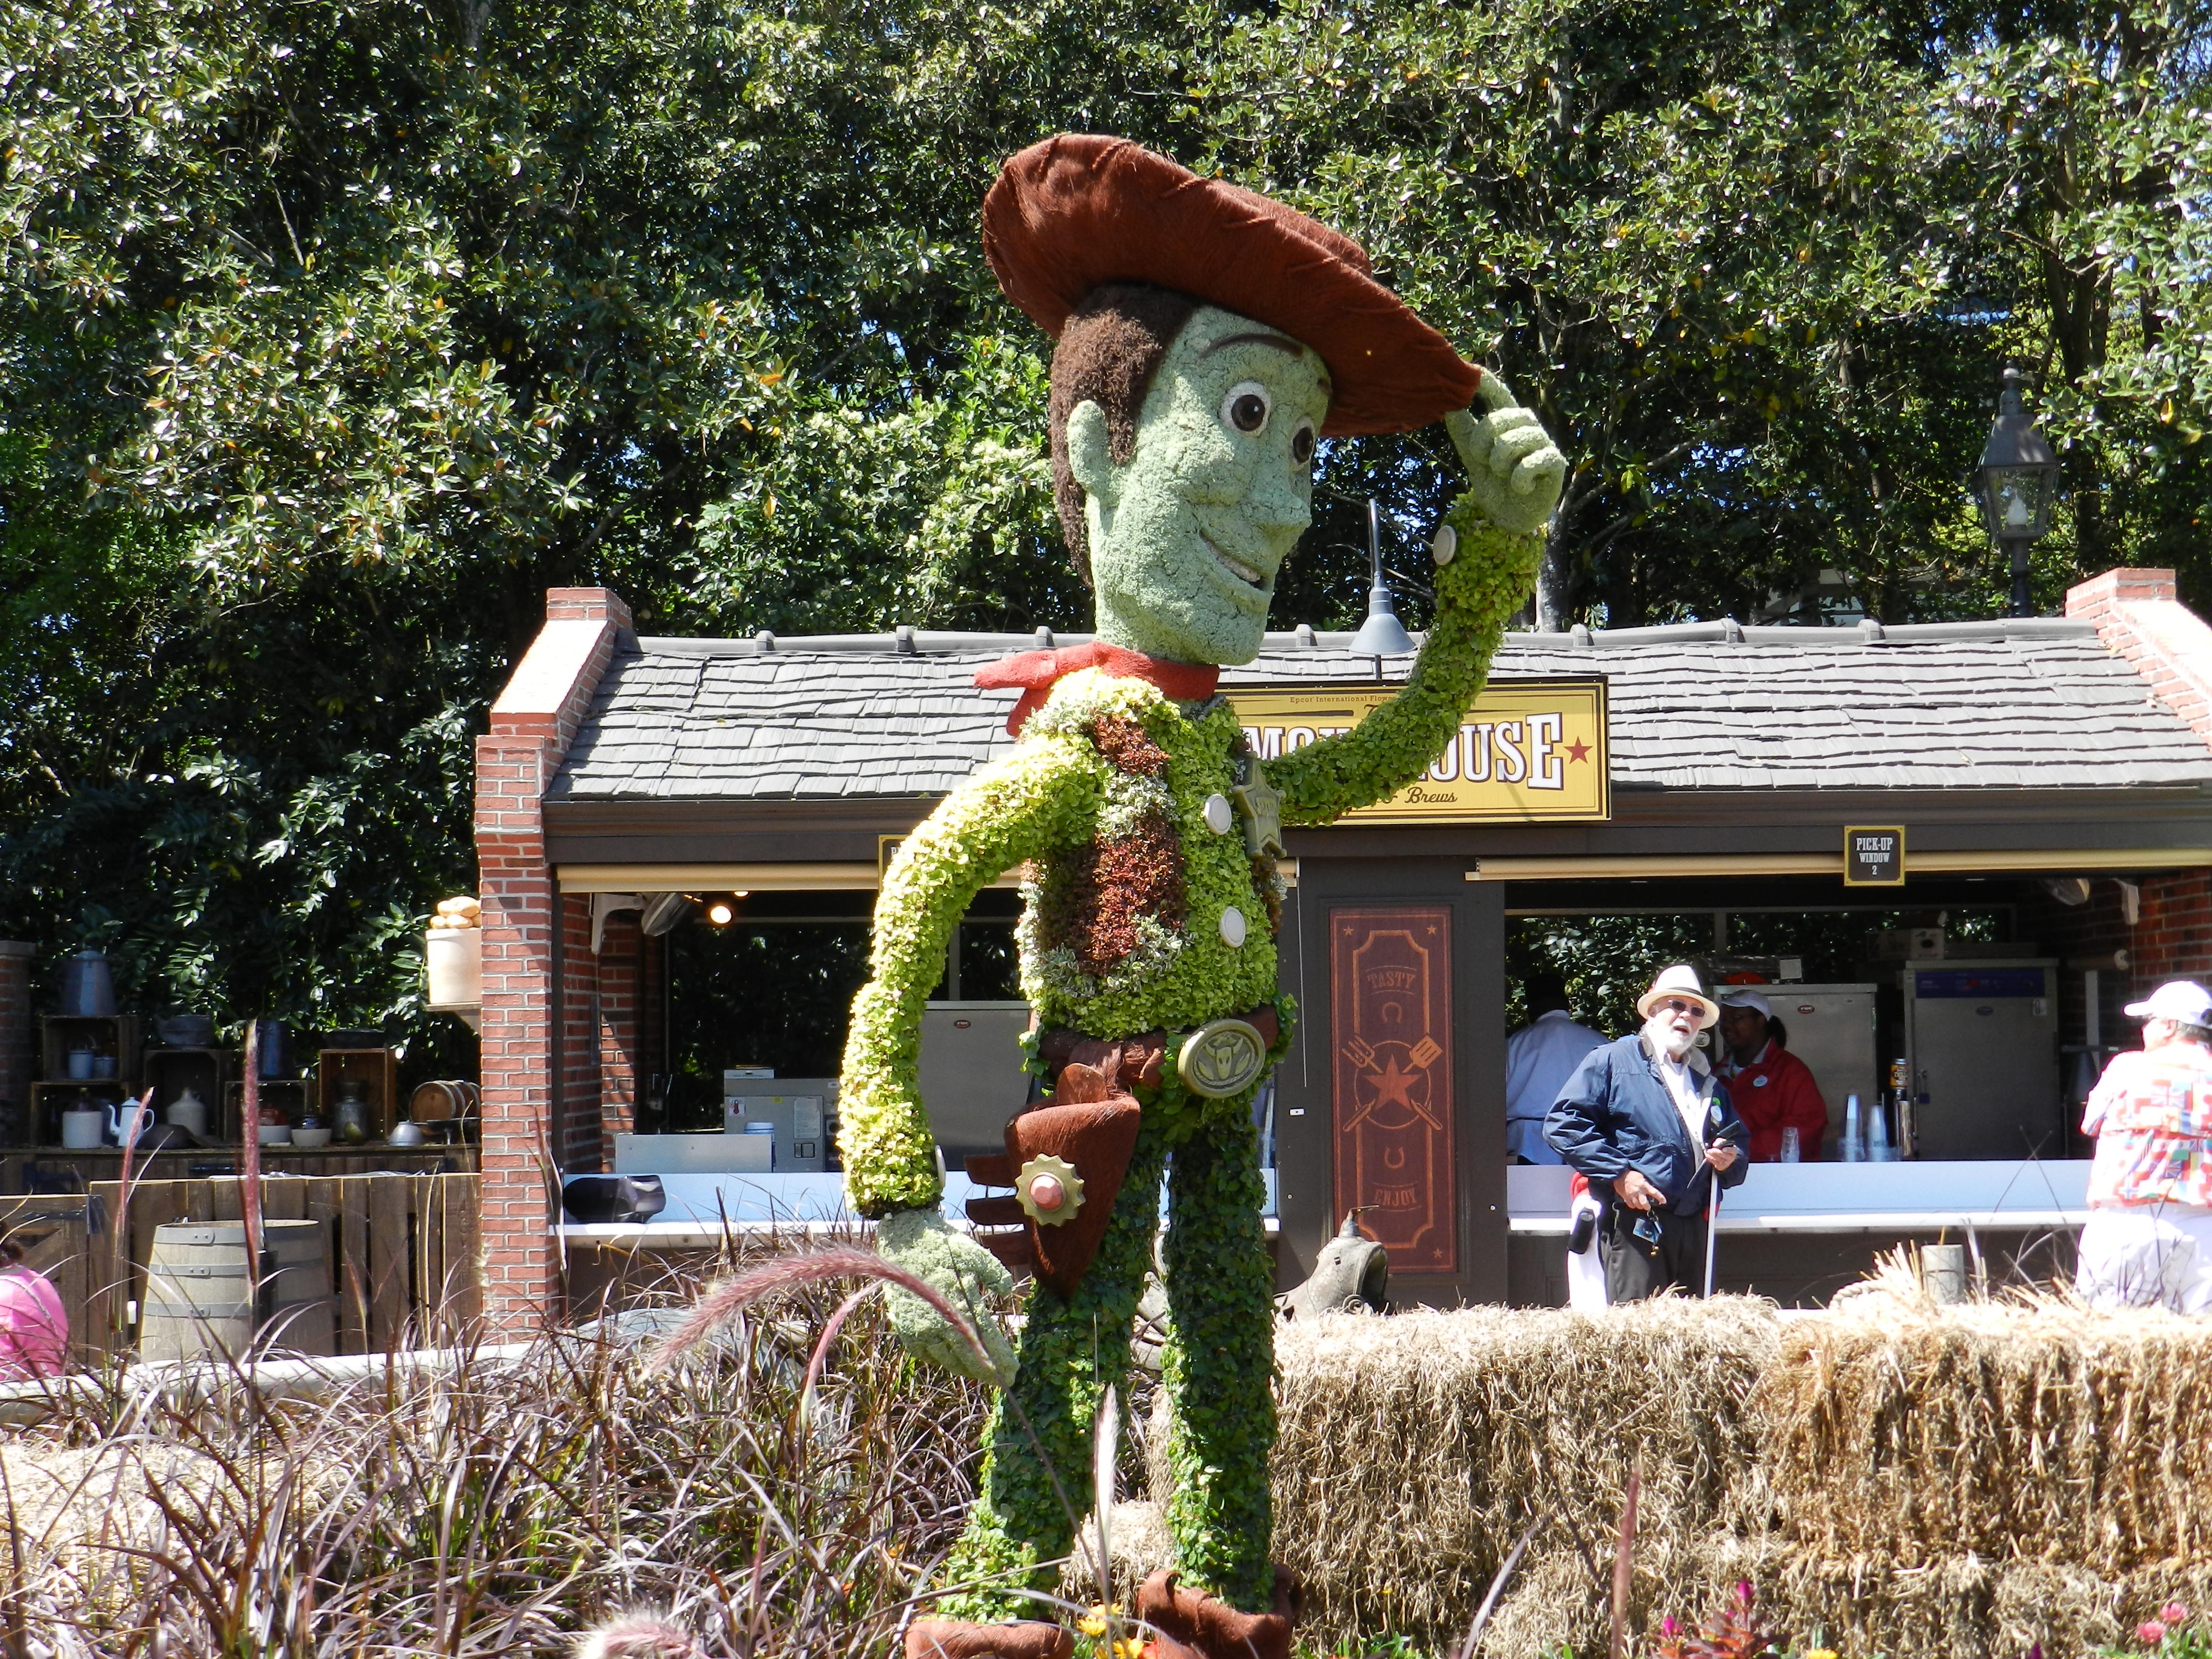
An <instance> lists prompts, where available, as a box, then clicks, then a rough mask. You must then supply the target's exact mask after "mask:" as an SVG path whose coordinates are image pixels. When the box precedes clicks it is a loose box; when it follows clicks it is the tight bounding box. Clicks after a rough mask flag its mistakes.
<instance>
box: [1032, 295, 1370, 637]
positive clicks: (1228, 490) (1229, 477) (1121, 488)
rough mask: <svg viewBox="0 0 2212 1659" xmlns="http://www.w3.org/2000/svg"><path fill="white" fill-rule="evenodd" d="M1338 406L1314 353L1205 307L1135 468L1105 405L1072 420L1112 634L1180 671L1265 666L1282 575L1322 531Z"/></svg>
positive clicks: (1163, 385)
mask: <svg viewBox="0 0 2212 1659" xmlns="http://www.w3.org/2000/svg"><path fill="white" fill-rule="evenodd" d="M1328 398H1329V380H1328V369H1327V368H1326V367H1325V366H1324V365H1323V364H1322V360H1321V358H1320V356H1318V355H1317V354H1316V353H1315V352H1314V351H1313V350H1312V349H1311V348H1310V347H1308V346H1305V345H1304V344H1301V343H1299V342H1297V341H1296V340H1293V339H1291V337H1290V336H1288V335H1287V334H1284V333H1281V332H1279V331H1277V330H1274V329H1271V328H1269V327H1267V325H1264V324H1261V323H1255V322H1254V321H1253V320H1252V319H1249V318H1248V317H1240V316H1238V315H1237V314H1236V313H1234V312H1230V311H1223V310H1221V309H1219V308H1218V307H1212V306H1206V307H1200V309H1199V310H1198V311H1197V312H1196V313H1194V315H1193V316H1192V318H1191V319H1190V321H1189V322H1188V324H1186V325H1184V327H1183V330H1182V332H1181V333H1180V334H1178V335H1177V336H1176V340H1175V343H1174V344H1173V345H1172V346H1170V348H1169V349H1168V355H1167V356H1166V358H1165V359H1164V361H1163V362H1161V364H1160V367H1159V369H1158V373H1157V374H1155V375H1154V376H1153V379H1152V387H1151V390H1150V391H1149V392H1146V397H1145V404H1144V412H1143V414H1142V416H1141V417H1140V418H1139V422H1138V426H1137V441H1136V445H1135V448H1134V450H1133V453H1131V454H1130V456H1129V459H1127V460H1126V461H1116V460H1115V459H1114V458H1113V455H1112V453H1111V447H1110V436H1109V431H1108V426H1107V419H1106V415H1105V411H1104V410H1102V409H1100V408H1099V406H1098V405H1097V404H1095V403H1090V402H1085V403H1080V404H1077V405H1076V406H1075V407H1074V408H1073V410H1069V412H1068V416H1067V451H1068V463H1069V467H1070V470H1071V471H1073V473H1074V475H1075V478H1076V482H1077V483H1079V484H1081V485H1082V487H1083V490H1084V494H1085V526H1086V528H1087V529H1088V531H1089V532H1090V546H1091V578H1092V581H1093V583H1094V584H1095V586H1097V593H1098V621H1097V629H1098V633H1099V635H1100V637H1102V638H1103V639H1105V640H1107V641H1109V642H1111V643H1113V644H1115V645H1119V646H1123V647H1127V648H1128V649H1130V650H1134V651H1143V652H1146V653H1150V654H1151V655H1152V656H1156V657H1167V658H1170V659H1174V660H1175V661H1177V662H1192V663H1242V662H1249V661H1251V660H1252V659H1253V658H1255V657H1256V656H1257V655H1259V653H1260V642H1261V635H1263V634H1264V633H1265V632H1266V631H1267V604H1268V601H1269V600H1270V599H1273V597H1274V592H1275V573H1276V572H1277V571H1278V570H1279V569H1280V568H1281V567H1282V562H1283V561H1284V559H1285V558H1286V557H1288V556H1289V555H1290V551H1291V548H1292V547H1294V546H1296V545H1297V539H1298V538H1299V537H1300V536H1301V535H1303V534H1304V532H1305V529H1306V526H1308V525H1310V523H1312V522H1313V453H1314V436H1315V434H1316V433H1317V432H1318V431H1319V430H1320V429H1321V423H1322V416H1324V415H1326V414H1327V413H1328Z"/></svg>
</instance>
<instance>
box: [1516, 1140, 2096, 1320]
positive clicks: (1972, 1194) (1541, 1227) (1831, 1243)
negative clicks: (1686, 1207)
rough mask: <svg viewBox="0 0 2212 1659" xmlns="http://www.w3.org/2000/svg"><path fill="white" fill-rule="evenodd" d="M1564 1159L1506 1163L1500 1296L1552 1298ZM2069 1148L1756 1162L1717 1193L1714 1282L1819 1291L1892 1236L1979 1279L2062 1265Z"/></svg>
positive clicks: (2054, 1271) (2068, 1251)
mask: <svg viewBox="0 0 2212 1659" xmlns="http://www.w3.org/2000/svg"><path fill="white" fill-rule="evenodd" d="M1570 1178H1571V1172H1570V1171H1569V1170H1565V1169H1564V1168H1560V1167H1556V1166H1541V1165H1533V1166H1532V1165H1519V1166H1516V1167H1515V1168H1513V1169H1511V1170H1508V1171H1507V1173H1506V1203H1507V1207H1508V1210H1509V1212H1510V1221H1509V1224H1508V1225H1509V1228H1510V1242H1509V1245H1508V1255H1509V1274H1510V1283H1511V1294H1512V1300H1513V1301H1515V1302H1516V1303H1517V1304H1522V1305H1523V1306H1545V1305H1558V1304H1564V1303H1565V1300H1566V1267H1565V1237H1566V1232H1567V1225H1568V1223H1567V1200H1568V1182H1569V1180H1570ZM2088 1182H2089V1164H2088V1161H2087V1159H2086V1158H2081V1159H2056V1158H2054V1159H2039V1158H2008V1159H1991V1160H1987V1161H1973V1162H1967V1161H1957V1162H1954V1161H1936V1160H1928V1161H1921V1160H1913V1161H1908V1162H1903V1163H1896V1164H1753V1166H1752V1168H1751V1170H1750V1172H1749V1173H1748V1174H1747V1175H1746V1176H1745V1177H1744V1181H1743V1184H1742V1185H1741V1186H1740V1187H1738V1188H1735V1189H1734V1190H1732V1191H1729V1192H1726V1193H1724V1194H1723V1195H1722V1199H1721V1212H1720V1219H1719V1222H1718V1224H1717V1227H1716V1230H1715V1231H1716V1234H1717V1243H1716V1246H1715V1255H1716V1258H1717V1262H1716V1271H1715V1281H1716V1285H1717V1287H1718V1288H1721V1289H1724V1290H1734V1291H1751V1292H1753V1293H1755V1294H1759V1295H1763V1296H1771V1297H1773V1298H1774V1299H1775V1300H1777V1301H1778V1302H1781V1303H1783V1304H1784V1305H1787V1306H1808V1305H1814V1304H1820V1303H1825V1302H1826V1300H1827V1298H1828V1297H1830V1296H1831V1295H1832V1294H1833V1293H1834V1292H1835V1291H1837V1290H1838V1289H1840V1288H1841V1287H1842V1286H1843V1285H1846V1284H1849V1283H1850V1281H1851V1280H1853V1279H1857V1278H1859V1277H1860V1276H1862V1275H1863V1273H1866V1272H1867V1270H1868V1269H1869V1268H1870V1267H1872V1266H1873V1265H1874V1262H1875V1258H1876V1257H1877V1256H1878V1255H1881V1253H1882V1252H1884V1251H1886V1250H1888V1249H1893V1248H1895V1247H1896V1246H1898V1245H1899V1244H1905V1243H1936V1242H1937V1241H1938V1240H1944V1241H1948V1242H1949V1243H1963V1244H1965V1245H1966V1246H1967V1247H1968V1249H1969V1251H1970V1252H1971V1253H1972V1255H1974V1256H1975V1257H1976V1258H1977V1259H1978V1261H1979V1263H1980V1266H1981V1271H1982V1272H1983V1273H1984V1276H1985V1277H1986V1279H1988V1281H1989V1283H1990V1284H1991V1285H2003V1284H2012V1283H2019V1282H2021V1281H2022V1280H2039V1281H2045V1282H2047V1281H2048V1280H2050V1279H2052V1278H2054V1277H2063V1276H2066V1275H2069V1274H2070V1273H2072V1270H2073V1265H2074V1241H2075V1236H2076V1235H2077V1234H2078V1233H2079V1231H2080V1229H2081V1225H2082V1223H2083V1222H2085V1221H2087V1219H2088V1217H2089V1211H2088V1205H2087V1197H2086V1194H2087V1188H2088Z"/></svg>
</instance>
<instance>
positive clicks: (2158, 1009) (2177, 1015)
mask: <svg viewBox="0 0 2212 1659" xmlns="http://www.w3.org/2000/svg"><path fill="white" fill-rule="evenodd" d="M2128 1015H2129V1017H2130V1018H2133V1019H2178V1020H2179V1021H2180V1022H2181V1023H2182V1024H2185V1025H2212V991H2208V990H2206V989H2205V988H2204V987H2203V986H2201V985H2199V984H2198V983H2197V981H2195V980H2193V979H2170V980H2168V981H2166V983H2165V984H2163V985H2161V986H2160V987H2158V989H2156V990H2155V991H2153V992H2152V993H2151V994H2150V995H2149V996H2148V997H2146V998H2144V999H2143V1000H2142V1001H2141V1002H2130V1004H2128Z"/></svg>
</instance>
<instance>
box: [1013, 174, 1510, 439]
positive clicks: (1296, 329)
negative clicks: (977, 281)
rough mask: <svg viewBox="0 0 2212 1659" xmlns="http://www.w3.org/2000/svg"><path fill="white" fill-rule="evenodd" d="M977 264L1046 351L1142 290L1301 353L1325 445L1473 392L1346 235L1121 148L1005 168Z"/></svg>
mask: <svg viewBox="0 0 2212 1659" xmlns="http://www.w3.org/2000/svg"><path fill="white" fill-rule="evenodd" d="M983 254H984V257H985V258H987V259H989V260H990V262H991V269H992V270H994V272H996V273H997V275H998V278H999V286H1000V288H1002V289H1005V290H1006V297H1007V298H1008V299H1009V300H1012V301H1013V302H1014V303H1015V304H1016V305H1018V306H1019V307H1021V308H1022V309H1023V310H1024V311H1025V312H1027V313H1029V314H1030V317H1031V318H1033V319H1035V320H1036V324H1037V325H1038V326H1039V327H1040V328H1042V329H1043V330H1044V331H1045V332H1046V333H1048V334H1049V335H1051V336H1052V337H1054V339H1058V338H1059V337H1060V328H1061V326H1062V325H1065V324H1066V321H1067V319H1068V314H1069V313H1071V312H1073V310H1074V309H1075V308H1076V307H1077V306H1079V305H1080V304H1081V303H1082V302H1083V301H1084V299H1085V296H1086V295H1089V294H1090V293H1091V290H1092V289H1096V288H1098V287H1100V286H1101V285H1102V284H1104V283H1152V284H1154V285H1155V286H1157V287H1160V288H1171V289H1178V290H1179V291H1181V292H1182V293H1184V294H1188V295H1192V296H1193V297H1194V298H1196V299H1200V300H1203V301H1206V302H1207V303H1208V304H1211V305H1217V306H1219V307H1222V308H1223V309H1225V310H1228V311H1234V312H1237V313H1240V314H1241V315H1243V316H1246V317H1250V318H1254V319H1256V320H1258V321H1260V322H1263V323H1266V324H1268V325H1271V326H1273V327H1275V328H1279V329H1280V330H1282V331H1283V332H1284V333H1285V334H1288V335H1290V336H1291V337H1293V338H1295V339H1297V340H1302V341H1304V343H1306V344H1307V345H1310V346H1311V347H1312V348H1313V349H1315V350H1316V351H1317V352H1319V353H1320V354H1321V357H1322V362H1325V363H1327V364H1328V374H1329V379H1330V380H1331V381H1332V382H1333V383H1334V392H1333V395H1332V396H1331V398H1330V399H1329V405H1328V422H1326V423H1325V424H1324V425H1323V426H1322V435H1323V436H1324V437H1331V438H1339V437H1350V436H1352V435H1356V434H1359V433H1364V432H1410V431H1412V430H1413V428H1416V427H1421V426H1426V425H1427V424H1428V423H1429V422H1431V421H1435V420H1441V419H1442V418H1443V416H1445V415H1447V414H1449V412H1450V411H1451V410H1455V409H1465V408H1466V407H1467V406H1468V401H1469V400H1470V399H1471V398H1474V390H1475V388H1476V387H1477V386H1480V385H1481V384H1482V371H1481V370H1480V369H1479V368H1475V367H1474V365H1473V364H1471V363H1466V362H1461V361H1460V356H1459V354H1458V353H1457V352H1455V351H1454V350H1453V349H1451V347H1450V346H1449V345H1448V344H1447V343H1445V341H1444V337H1443V336H1442V335H1441V334H1439V333H1437V331H1436V330H1434V329H1432V328H1431V327H1430V326H1429V325H1427V324H1426V323H1425V322H1423V321H1422V320H1421V319H1419V317H1416V316H1415V315H1414V314H1413V310H1412V308H1411V307H1408V306H1407V304H1406V302H1405V301H1403V300H1401V299H1400V298H1399V297H1398V296H1397V295H1395V294H1393V293H1391V292H1390V290H1389V289H1387V288H1384V287H1383V285H1382V283H1378V282H1376V280H1375V278H1374V277H1373V276H1371V275H1370V274H1369V265H1368V261H1367V252H1366V250H1365V249H1364V248H1362V247H1361V246H1359V244H1358V243H1357V242H1355V241H1353V240H1352V239H1351V238H1350V237H1348V236H1343V235H1340V234H1337V233H1336V232H1335V231H1333V230H1331V229H1330V228H1328V226H1327V225H1324V224H1322V223H1321V222H1319V221H1317V220H1313V219H1309V218H1307V217H1306V216H1305V215H1304V214H1303V213H1297V212H1294V211H1292V210H1291V209H1289V208H1286V207H1285V206H1284V205H1283V204H1281V203H1280V202H1273V201H1270V200H1269V199H1268V198H1267V197H1264V196H1261V195H1260V194H1258V193H1257V192H1256V191H1249V190H1246V189H1244V188H1243V186H1241V185H1232V184H1229V183H1227V182H1225V180H1222V179H1201V178H1200V177H1199V176H1198V175H1197V174H1195V173H1192V172H1190V171H1188V169H1187V168H1184V167H1178V166H1177V165H1176V163H1175V162H1173V161H1169V160H1168V158H1167V157H1166V156H1164V155H1154V154H1153V153H1152V151H1151V150H1148V149H1145V148H1144V147H1143V146H1142V145H1139V144H1134V143H1131V142H1130V141H1129V140H1127V138H1109V137H1103V136H1101V135H1097V134H1091V133H1066V132H1064V133H1062V134H1060V136H1059V137H1056V138H1048V139H1046V140H1045V141H1044V142H1043V143H1041V144H1032V145H1030V147H1029V149H1025V150H1024V151H1022V152H1021V153H1020V154H1019V155H1013V156H1009V157H1008V158H1007V160H1006V165H1005V166H1004V167H1000V169H999V177H998V181H997V182H996V183H994V185H992V186H991V190H990V193H989V194H988V195H987V196H986V197H984V198H983Z"/></svg>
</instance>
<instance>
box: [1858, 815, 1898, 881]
mask: <svg viewBox="0 0 2212 1659" xmlns="http://www.w3.org/2000/svg"><path fill="white" fill-rule="evenodd" d="M1904 885H1905V830H1904V829H1903V827H1902V826H1901V825H1897V824H1878V825H1868V824H1848V825H1846V826H1845V827H1844V886H1846V887H1902V886H1904Z"/></svg>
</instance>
